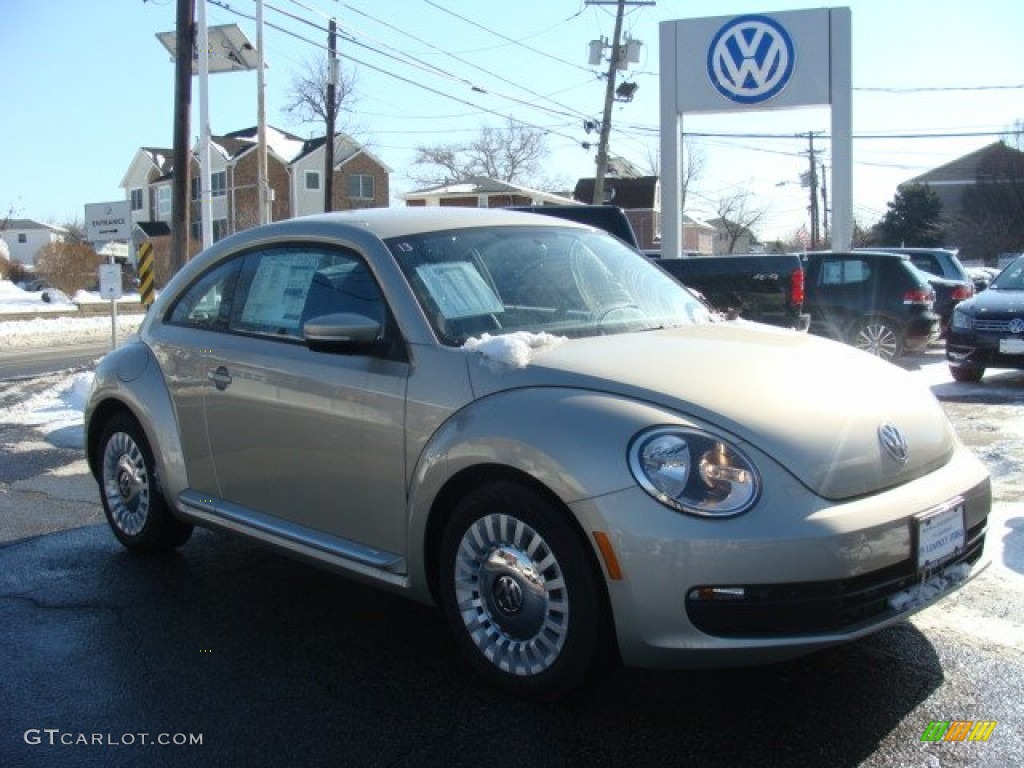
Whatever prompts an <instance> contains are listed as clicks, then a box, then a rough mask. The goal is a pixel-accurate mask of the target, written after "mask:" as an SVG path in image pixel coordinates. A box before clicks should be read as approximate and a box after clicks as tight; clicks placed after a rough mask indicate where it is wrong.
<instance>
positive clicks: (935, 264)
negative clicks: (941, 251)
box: [910, 253, 943, 277]
mask: <svg viewBox="0 0 1024 768" xmlns="http://www.w3.org/2000/svg"><path fill="white" fill-rule="evenodd" d="M910 263H911V264H913V265H914V266H915V267H917V268H918V269H920V270H921V271H922V272H927V273H928V274H929V275H935V276H936V277H943V273H942V264H940V263H939V260H938V259H937V258H936V257H935V256H932V255H931V254H930V253H915V254H911V256H910Z"/></svg>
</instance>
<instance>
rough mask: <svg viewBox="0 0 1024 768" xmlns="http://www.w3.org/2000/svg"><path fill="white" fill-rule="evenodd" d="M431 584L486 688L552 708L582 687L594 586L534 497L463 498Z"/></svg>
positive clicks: (591, 638) (564, 524)
mask: <svg viewBox="0 0 1024 768" xmlns="http://www.w3.org/2000/svg"><path fill="white" fill-rule="evenodd" d="M440 576H441V603H442V605H443V607H444V611H445V614H446V616H447V619H448V622H449V625H450V626H451V628H452V631H453V632H454V634H455V638H456V641H457V643H458V644H459V646H460V648H461V649H462V651H463V653H464V654H465V656H466V657H467V658H468V660H469V661H470V663H471V664H472V665H473V667H475V668H476V669H477V671H478V672H480V673H481V674H482V675H483V676H484V677H485V678H487V679H488V680H489V681H490V682H492V683H494V684H496V685H498V686H499V687H501V688H503V689H505V690H507V691H510V692H513V693H516V694H520V695H525V696H529V697H533V698H542V699H551V698H555V697H557V696H560V695H563V694H565V693H567V692H568V691H569V690H571V689H572V688H574V687H575V686H577V685H578V684H579V683H580V682H581V681H582V680H583V679H584V678H585V677H586V675H587V673H588V672H589V670H590V668H591V667H592V665H593V663H594V660H595V658H596V656H597V653H598V649H599V646H600V625H601V605H602V603H601V599H600V587H599V582H598V579H597V577H596V575H595V569H594V567H593V565H592V563H591V559H590V557H589V556H588V553H587V552H586V550H585V542H583V541H581V537H580V535H579V534H578V533H577V532H576V531H575V530H574V529H573V528H572V527H571V525H570V524H569V522H568V521H567V520H566V519H565V518H564V517H563V512H562V510H560V509H558V508H557V507H556V506H555V505H554V504H552V503H551V502H550V501H548V500H547V499H545V498H544V497H542V496H541V495H540V494H538V493H536V492H534V491H533V490H531V489H529V488H526V487H524V486H521V485H518V484H516V483H512V482H501V483H494V484H490V485H487V486H483V487H481V488H478V489H476V490H474V491H473V492H471V493H470V494H469V495H467V496H466V497H465V498H464V499H463V500H462V501H461V502H460V503H459V504H458V506H457V507H456V509H455V512H454V513H453V516H452V519H451V520H450V521H449V523H448V526H447V528H446V529H445V534H444V539H443V543H442V550H441V563H440Z"/></svg>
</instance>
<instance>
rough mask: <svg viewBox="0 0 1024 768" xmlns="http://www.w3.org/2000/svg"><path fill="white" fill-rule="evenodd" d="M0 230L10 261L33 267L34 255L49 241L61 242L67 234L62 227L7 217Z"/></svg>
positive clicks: (0, 237) (0, 236) (34, 262)
mask: <svg viewBox="0 0 1024 768" xmlns="http://www.w3.org/2000/svg"><path fill="white" fill-rule="evenodd" d="M6 225H7V226H6V227H5V228H4V229H2V230H0V239H2V240H3V241H4V242H5V243H7V248H8V250H9V251H10V259H11V262H18V263H20V264H24V265H25V266H27V267H34V266H35V264H36V257H37V256H38V255H39V251H41V250H42V249H43V248H44V247H46V246H47V245H49V244H50V243H58V242H61V241H62V240H63V239H64V238H65V237H66V236H67V230H66V229H64V228H63V227H55V226H53V225H52V224H41V223H40V222H38V221H34V220H33V219H9V220H8V221H7V222H6Z"/></svg>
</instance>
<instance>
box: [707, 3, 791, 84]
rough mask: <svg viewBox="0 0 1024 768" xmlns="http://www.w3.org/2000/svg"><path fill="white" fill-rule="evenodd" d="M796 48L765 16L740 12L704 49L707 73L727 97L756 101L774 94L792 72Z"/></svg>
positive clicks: (785, 34)
mask: <svg viewBox="0 0 1024 768" xmlns="http://www.w3.org/2000/svg"><path fill="white" fill-rule="evenodd" d="M795 63H796V49H795V48H794V47H793V39H792V38H791V37H790V36H789V34H788V33H787V32H786V30H785V29H783V27H782V25H781V24H779V23H778V22H777V21H775V20H774V19H770V18H768V17H767V16H740V17H739V18H736V19H732V20H731V21H729V23H728V24H726V25H725V26H723V27H722V28H721V29H720V30H718V33H717V34H716V35H715V37H714V39H713V40H712V41H711V47H710V48H709V49H708V76H709V77H710V78H711V82H712V84H713V85H714V86H715V88H717V89H718V91H719V92H720V93H721V94H722V95H723V96H725V97H726V98H727V99H730V100H732V101H735V102H737V103H739V104H759V103H761V102H762V101H768V100H769V99H772V98H774V97H775V96H777V95H778V94H779V93H780V92H781V91H782V89H783V88H785V87H786V84H787V83H788V82H789V79H790V77H791V76H792V74H793V66H794V64H795Z"/></svg>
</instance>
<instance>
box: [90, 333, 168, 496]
mask: <svg viewBox="0 0 1024 768" xmlns="http://www.w3.org/2000/svg"><path fill="white" fill-rule="evenodd" d="M118 411H120V412H128V413H130V414H131V415H132V416H133V417H134V418H135V420H136V421H137V422H138V423H139V425H140V426H141V427H142V431H143V432H144V433H145V435H146V440H147V441H148V442H149V445H150V447H151V449H152V451H153V459H154V461H155V462H156V471H157V483H158V488H160V490H161V491H162V492H163V494H164V496H165V498H166V499H167V501H168V503H169V504H171V506H175V500H176V499H177V497H178V494H179V493H180V492H181V491H183V490H185V489H186V488H187V487H188V477H187V475H186V472H185V461H184V454H183V452H182V449H181V442H180V440H179V438H178V422H177V417H176V416H175V413H174V406H173V404H172V402H171V397H170V393H169V392H168V390H167V385H166V384H165V382H164V378H163V374H162V373H161V371H160V366H159V365H158V364H157V362H156V360H155V359H154V358H153V353H152V352H151V351H150V349H149V347H147V346H146V345H145V344H143V343H141V342H130V343H128V344H125V345H124V346H122V347H119V348H118V349H116V350H114V351H113V352H111V353H110V354H108V355H106V356H105V357H104V358H103V359H102V360H101V361H100V362H99V364H98V365H97V366H96V372H95V374H94V378H93V386H92V391H91V392H90V395H89V401H88V403H87V404H86V408H85V414H84V420H85V447H86V452H87V454H86V455H87V457H88V460H89V468H90V470H91V471H92V473H93V476H94V477H98V472H99V467H98V466H97V464H96V452H97V448H98V444H99V440H100V436H101V435H102V433H103V428H104V426H105V425H106V423H107V421H108V420H109V418H110V417H111V415H112V414H114V413H116V412H118Z"/></svg>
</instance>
